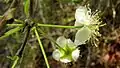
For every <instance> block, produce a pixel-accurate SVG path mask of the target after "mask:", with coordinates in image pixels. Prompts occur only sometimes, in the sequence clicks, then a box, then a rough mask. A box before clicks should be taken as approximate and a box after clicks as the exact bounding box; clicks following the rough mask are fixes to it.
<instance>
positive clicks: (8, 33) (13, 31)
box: [0, 27, 21, 40]
mask: <svg viewBox="0 0 120 68" xmlns="http://www.w3.org/2000/svg"><path fill="white" fill-rule="evenodd" d="M20 29H21V27H16V28H14V29H11V30H9V31H8V32H6V33H5V34H4V35H3V36H1V37H0V40H2V39H4V38H6V37H8V36H10V35H11V34H13V33H15V32H17V31H19V30H20Z"/></svg>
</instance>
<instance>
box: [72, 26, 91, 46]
mask: <svg viewBox="0 0 120 68" xmlns="http://www.w3.org/2000/svg"><path fill="white" fill-rule="evenodd" d="M90 34H91V30H90V29H89V28H88V27H83V28H81V29H80V30H78V32H77V33H76V35H75V41H74V43H75V44H76V45H81V44H85V42H86V41H87V40H89V38H90Z"/></svg>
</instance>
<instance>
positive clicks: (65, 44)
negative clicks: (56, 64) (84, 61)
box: [52, 36, 80, 63]
mask: <svg viewBox="0 0 120 68" xmlns="http://www.w3.org/2000/svg"><path fill="white" fill-rule="evenodd" d="M56 43H57V44H58V45H59V48H57V49H55V50H54V51H53V54H52V56H53V58H54V59H55V60H57V61H61V62H63V63H68V62H72V61H76V60H77V59H78V57H79V52H80V51H79V50H78V48H76V47H77V46H76V45H75V44H74V43H73V42H72V41H71V40H70V39H66V38H64V37H63V36H61V37H59V38H58V39H57V41H56Z"/></svg>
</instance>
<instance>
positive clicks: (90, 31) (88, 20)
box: [74, 6, 101, 45]
mask: <svg viewBox="0 0 120 68" xmlns="http://www.w3.org/2000/svg"><path fill="white" fill-rule="evenodd" d="M75 19H76V21H75V26H81V25H84V26H83V27H82V28H80V29H78V31H77V33H76V35H75V41H74V43H75V44H76V45H81V44H85V42H86V41H87V40H89V39H90V38H91V37H92V35H94V36H95V35H97V34H99V32H98V30H99V26H100V23H101V22H99V16H98V15H97V13H96V14H95V15H92V14H91V11H90V10H87V8H86V7H82V6H80V7H79V8H77V9H76V12H75Z"/></svg>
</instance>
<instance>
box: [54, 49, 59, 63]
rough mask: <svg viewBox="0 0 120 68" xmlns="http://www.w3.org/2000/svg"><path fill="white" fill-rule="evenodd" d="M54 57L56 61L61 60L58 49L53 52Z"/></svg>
mask: <svg viewBox="0 0 120 68" xmlns="http://www.w3.org/2000/svg"><path fill="white" fill-rule="evenodd" d="M52 57H53V58H54V59H55V60H57V61H59V60H60V51H59V50H58V49H56V50H55V51H53V53H52Z"/></svg>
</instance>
